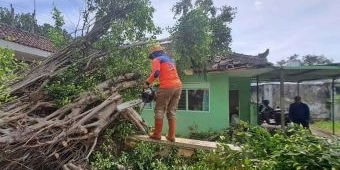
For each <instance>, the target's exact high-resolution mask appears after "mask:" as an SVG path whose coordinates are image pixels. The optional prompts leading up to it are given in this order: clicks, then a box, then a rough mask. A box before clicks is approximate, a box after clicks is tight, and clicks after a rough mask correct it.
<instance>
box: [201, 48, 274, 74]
mask: <svg viewBox="0 0 340 170" xmlns="http://www.w3.org/2000/svg"><path fill="white" fill-rule="evenodd" d="M268 54H269V49H267V50H266V51H264V52H263V53H259V54H257V55H246V54H240V53H235V52H233V53H231V54H230V55H227V56H215V57H213V59H212V60H211V61H210V62H209V65H208V68H207V70H208V71H225V70H230V69H238V68H263V67H268V66H272V65H273V64H272V63H270V62H268V60H267V56H268Z"/></svg>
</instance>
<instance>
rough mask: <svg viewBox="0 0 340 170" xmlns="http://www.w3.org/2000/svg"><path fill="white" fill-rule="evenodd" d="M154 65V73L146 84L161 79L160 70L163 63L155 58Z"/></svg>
mask: <svg viewBox="0 0 340 170" xmlns="http://www.w3.org/2000/svg"><path fill="white" fill-rule="evenodd" d="M151 65H152V72H151V74H150V76H149V78H148V79H147V80H146V84H148V85H149V84H151V83H152V82H153V81H154V80H155V79H156V78H158V77H159V74H160V68H161V62H160V58H155V59H153V60H152V62H151Z"/></svg>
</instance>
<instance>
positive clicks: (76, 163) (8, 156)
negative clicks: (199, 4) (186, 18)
mask: <svg viewBox="0 0 340 170" xmlns="http://www.w3.org/2000/svg"><path fill="white" fill-rule="evenodd" d="M87 5H88V8H89V9H91V10H92V11H95V12H96V15H95V17H96V20H95V21H94V22H93V23H91V24H90V23H87V24H89V25H90V26H88V27H87V28H91V30H90V31H89V32H88V33H87V34H86V35H85V36H83V37H78V38H76V39H75V40H74V42H73V43H71V44H69V45H68V46H66V47H64V48H63V49H61V50H59V51H58V52H56V53H55V54H53V55H52V56H51V57H50V58H48V59H46V60H44V61H42V63H41V64H39V65H36V66H34V67H32V68H31V69H29V70H28V71H25V72H22V73H21V74H20V76H21V77H23V78H22V79H21V80H19V81H17V82H15V83H14V84H12V85H11V86H10V94H12V95H13V96H16V99H15V100H13V101H11V102H8V103H5V104H2V105H1V106H0V167H1V168H2V169H4V170H11V169H65V170H68V169H71V170H72V169H74V170H76V169H86V168H87V165H88V158H89V156H90V155H91V153H92V152H93V150H94V149H95V147H96V145H97V142H98V138H99V137H100V135H101V134H102V132H103V131H104V130H105V129H106V128H108V127H112V125H113V124H114V122H115V120H118V119H126V120H128V121H130V122H132V123H134V124H135V125H136V127H138V128H139V130H140V131H141V133H145V131H146V130H145V129H144V127H145V125H144V124H143V123H142V122H141V121H142V120H141V118H140V117H139V115H138V113H137V112H136V111H135V110H133V109H131V108H130V109H125V110H124V111H122V112H118V111H117V109H116V107H117V105H119V104H120V103H122V102H123V97H122V95H123V94H122V93H123V92H122V91H124V90H126V89H131V88H134V87H136V86H137V84H138V80H139V78H140V75H139V74H136V73H135V70H131V68H130V70H131V72H126V71H125V72H124V73H122V72H119V74H116V76H115V77H113V78H111V77H110V78H106V79H105V80H103V81H102V82H98V83H97V85H96V86H95V87H92V88H91V89H92V90H87V91H84V92H82V93H80V94H78V95H77V97H76V98H75V99H74V100H72V101H71V102H70V103H68V104H66V105H63V106H62V107H61V106H60V105H57V104H56V102H55V101H53V98H52V97H51V96H50V95H49V94H47V93H46V89H45V88H46V86H47V85H48V84H49V83H51V82H54V81H55V79H56V77H58V76H60V75H62V74H63V73H64V72H65V71H67V70H68V69H69V68H71V67H73V66H74V65H81V66H79V67H81V73H82V75H85V74H92V75H93V74H97V75H100V74H102V73H101V71H103V70H101V69H102V68H98V67H100V63H101V64H102V65H103V62H105V58H107V57H109V56H112V54H110V51H109V50H102V48H98V47H97V48H95V47H94V46H96V45H97V46H98V44H99V43H98V41H103V40H104V39H105V37H109V36H115V35H117V36H122V37H120V38H117V39H120V40H121V41H118V42H116V43H115V44H113V46H115V48H113V49H114V50H122V49H131V47H134V44H133V45H124V46H122V45H123V43H122V42H124V41H122V40H124V36H123V32H126V30H129V29H137V30H136V31H134V32H133V33H132V34H131V35H129V37H138V38H135V39H143V37H142V36H140V35H138V36H137V34H140V33H142V32H147V31H150V30H148V29H154V26H153V25H152V24H153V23H150V22H152V19H151V17H152V12H153V10H151V9H152V8H151V7H150V6H149V5H150V4H149V1H128V0H120V1H103V2H97V1H93V0H88V1H87ZM137 11H142V13H139V15H145V17H143V18H144V19H145V20H146V21H145V22H143V23H142V24H150V25H151V26H150V25H149V26H148V27H146V26H145V25H134V24H141V23H140V22H139V21H138V22H137V20H133V19H134V18H136V17H137V18H138V17H140V16H134V13H132V12H137ZM90 12H91V11H90ZM124 20H126V21H128V22H129V23H130V24H129V25H127V26H126V25H124V23H123V22H124ZM134 22H136V23H134ZM131 23H132V24H131ZM92 24H93V25H92ZM121 25H123V26H126V27H127V28H124V29H121ZM115 26H116V28H117V29H121V30H120V31H121V33H119V32H118V33H117V30H114V31H116V32H114V33H111V34H109V36H108V32H110V30H112V29H110V28H114V27H115ZM130 27H131V28H130ZM130 31H131V30H130ZM134 34H136V36H135V35H134ZM132 39H134V38H132ZM138 44H140V43H137V44H136V45H138ZM142 44H145V43H142ZM117 45H118V46H117ZM119 46H121V47H119ZM111 50H112V49H111ZM120 60H123V59H120ZM104 64H105V63H104Z"/></svg>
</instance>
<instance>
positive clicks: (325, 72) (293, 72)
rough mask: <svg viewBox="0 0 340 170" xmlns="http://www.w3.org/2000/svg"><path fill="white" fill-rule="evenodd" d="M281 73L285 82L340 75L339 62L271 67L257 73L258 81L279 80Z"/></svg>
mask: <svg viewBox="0 0 340 170" xmlns="http://www.w3.org/2000/svg"><path fill="white" fill-rule="evenodd" d="M281 73H282V74H283V77H284V81H285V82H303V81H312V80H324V79H333V78H334V79H336V78H339V77H340V63H334V64H328V65H313V66H299V67H287V66H285V67H273V68H271V70H268V71H267V72H265V73H262V74H259V75H257V77H258V78H259V80H260V81H280V76H281Z"/></svg>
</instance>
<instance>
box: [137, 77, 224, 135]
mask: <svg viewBox="0 0 340 170" xmlns="http://www.w3.org/2000/svg"><path fill="white" fill-rule="evenodd" d="M181 79H182V82H183V88H187V89H191V88H209V101H210V102H209V103H210V106H209V111H181V110H178V111H177V116H176V119H177V133H178V134H180V135H188V134H189V132H190V131H189V127H190V126H193V125H195V126H197V130H198V131H200V132H202V131H208V130H209V129H212V130H222V129H225V128H226V127H228V126H229V116H228V115H229V103H228V96H229V93H228V92H229V86H228V84H229V80H228V76H227V75H225V74H208V75H207V81H205V80H204V78H203V76H202V77H198V76H185V77H182V78H181ZM142 116H143V118H144V119H145V120H146V121H147V123H148V124H149V125H152V126H153V122H154V120H153V118H154V117H153V116H154V113H153V110H151V109H145V110H144V112H143V114H142ZM167 129H168V125H167V119H166V117H165V118H164V126H163V134H166V132H167Z"/></svg>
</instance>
